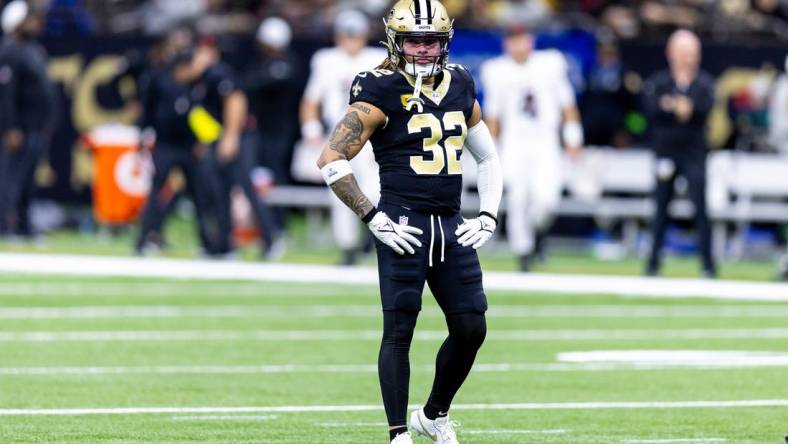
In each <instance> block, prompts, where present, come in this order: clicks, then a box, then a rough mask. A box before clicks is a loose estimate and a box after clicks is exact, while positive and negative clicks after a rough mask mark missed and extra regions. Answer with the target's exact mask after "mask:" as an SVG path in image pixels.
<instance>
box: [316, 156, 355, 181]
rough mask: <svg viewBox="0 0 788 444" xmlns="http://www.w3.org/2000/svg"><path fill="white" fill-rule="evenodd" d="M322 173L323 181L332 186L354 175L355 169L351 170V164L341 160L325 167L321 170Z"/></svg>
mask: <svg viewBox="0 0 788 444" xmlns="http://www.w3.org/2000/svg"><path fill="white" fill-rule="evenodd" d="M320 173H321V174H322V175H323V180H325V181H326V184H327V185H329V186H330V185H333V184H334V182H336V181H338V180H339V179H341V178H343V177H345V176H348V175H350V174H353V168H351V166H350V162H348V161H347V160H345V159H341V160H335V161H333V162H331V163H329V164H328V165H326V166H324V167H323V168H321V169H320Z"/></svg>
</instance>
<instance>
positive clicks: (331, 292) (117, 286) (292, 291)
mask: <svg viewBox="0 0 788 444" xmlns="http://www.w3.org/2000/svg"><path fill="white" fill-rule="evenodd" d="M22 276H26V277H27V279H28V280H27V281H21V282H0V296H4V297H8V296H18V297H30V296H58V297H67V296H101V297H124V298H128V297H132V296H148V297H164V296H189V297H193V296H194V295H195V294H197V295H203V296H211V297H222V296H233V297H254V298H265V297H268V296H277V297H281V296H282V293H281V292H273V293H272V292H270V291H268V290H267V288H266V286H265V285H263V284H261V283H260V282H248V281H246V282H235V281H227V282H218V283H217V282H213V281H209V282H204V281H196V282H190V281H185V280H180V279H176V280H173V279H170V280H166V281H161V282H144V281H143V282H139V281H138V282H134V281H129V282H100V281H99V282H91V281H87V280H86V281H84V282H48V281H43V282H42V281H39V282H33V281H32V280H36V279H40V278H38V277H36V276H37V275H34V274H24V275H22ZM15 277H17V278H18V277H19V276H15ZM279 285H280V289H282V288H284V285H283V284H279ZM286 287H287V291H288V293H287V295H288V296H290V295H304V296H310V297H320V296H331V297H336V295H337V292H342V291H344V290H349V291H347V293H343V296H363V297H369V294H374V293H376V292H377V288H376V287H374V286H372V285H367V286H363V285H362V286H359V285H355V286H352V287H351V286H349V285H339V286H338V287H337V286H334V285H332V286H329V287H320V286H316V285H314V284H311V283H297V282H290V283H288V285H287V286H286ZM359 288H361V289H363V291H359Z"/></svg>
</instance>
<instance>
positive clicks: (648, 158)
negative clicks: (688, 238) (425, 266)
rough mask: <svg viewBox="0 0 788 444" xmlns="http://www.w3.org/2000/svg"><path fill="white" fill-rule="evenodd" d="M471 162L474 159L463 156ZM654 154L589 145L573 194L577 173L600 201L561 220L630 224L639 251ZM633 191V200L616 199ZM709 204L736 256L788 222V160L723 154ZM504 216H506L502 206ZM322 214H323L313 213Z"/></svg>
mask: <svg viewBox="0 0 788 444" xmlns="http://www.w3.org/2000/svg"><path fill="white" fill-rule="evenodd" d="M463 158H464V159H468V158H470V156H463ZM654 163H655V160H654V155H653V153H652V152H651V151H648V150H639V149H631V150H616V149H611V148H588V149H587V150H586V152H585V154H584V156H583V159H582V161H581V162H580V163H579V164H574V163H572V162H571V161H569V160H565V168H564V171H565V172H566V176H567V177H565V178H564V179H565V184H567V186H566V188H568V189H571V186H568V185H569V181H570V180H571V178H572V175H576V174H581V175H583V177H584V178H585V180H586V181H589V180H590V181H591V183H594V186H595V187H598V188H599V190H600V192H601V196H600V197H599V198H597V199H592V200H589V199H581V198H578V197H574V196H573V195H572V194H571V193H568V194H567V195H566V196H565V197H564V198H563V199H562V201H561V203H560V205H559V208H558V214H559V215H560V216H574V217H592V218H594V219H596V220H597V221H599V222H605V221H617V220H622V221H624V237H625V243H626V244H627V245H630V246H633V245H634V242H635V239H636V238H637V234H638V231H639V230H640V226H641V223H642V222H647V221H649V220H650V219H651V217H652V215H653V213H654V203H653V201H652V198H651V194H652V192H653V189H654V186H655V176H654V173H653V171H654ZM465 171H466V176H465V182H466V185H475V180H476V177H475V176H476V171H475V166H474V164H473V162H472V161H471V162H465ZM621 194H626V195H627V196H626V197H617V196H616V195H621ZM329 199H330V194H329V190H328V189H327V188H325V187H321V186H280V187H276V188H274V189H273V190H272V192H271V193H270V194H269V195H268V197H267V201H268V203H269V204H270V205H275V206H282V207H291V208H303V209H307V210H315V211H318V212H319V211H322V210H325V209H328V208H329V207H330V200H329ZM707 202H708V207H709V216H710V217H711V219H712V221H713V223H714V231H715V233H714V236H715V251H717V253H718V254H719V253H721V252H723V251H724V247H725V245H726V244H727V239H726V229H725V224H726V223H730V222H733V223H735V224H736V226H737V227H738V230H737V235H736V236H734V243H733V248H732V251H733V256H740V255H741V253H742V249H743V241H742V239H743V236H742V235H743V232H744V229H745V228H746V226H747V224H749V223H753V222H766V223H773V222H776V223H783V222H788V156H778V155H769V154H752V153H734V152H716V153H712V154H711V155H710V156H709V159H708V182H707ZM463 208H464V209H466V210H468V211H469V212H474V211H476V210H477V209H478V208H479V198H478V195H477V194H476V193H475V192H466V193H465V194H464V196H463ZM501 211H502V212H505V211H506V208H505V206H503V205H502V208H501ZM669 213H670V215H671V217H673V218H676V219H689V218H691V217H692V216H693V214H694V209H693V206H692V204H691V203H690V202H689V201H688V200H687V199H685V198H679V199H676V200H674V201H673V202H672V204H671V206H670V207H669ZM314 217H319V216H314Z"/></svg>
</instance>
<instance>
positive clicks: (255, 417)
mask: <svg viewBox="0 0 788 444" xmlns="http://www.w3.org/2000/svg"><path fill="white" fill-rule="evenodd" d="M277 418H279V417H278V416H276V415H191V416H173V417H172V418H170V419H172V420H173V421H272V420H275V419H277Z"/></svg>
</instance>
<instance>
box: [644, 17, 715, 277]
mask: <svg viewBox="0 0 788 444" xmlns="http://www.w3.org/2000/svg"><path fill="white" fill-rule="evenodd" d="M700 54H701V44H700V40H699V39H698V37H697V36H696V35H695V34H693V33H692V32H690V31H686V30H679V31H676V32H675V33H674V34H673V35H672V36H671V37H670V39H669V41H668V46H667V57H668V62H669V64H670V68H669V69H667V70H664V71H660V72H658V73H656V74H654V75H653V76H651V78H649V79H648V81H647V82H646V84H645V85H644V87H643V96H644V97H643V104H644V108H645V111H646V114H647V116H648V117H649V122H650V124H651V127H652V141H653V146H654V150H655V151H656V157H657V171H656V174H657V189H656V207H657V208H656V214H655V217H654V222H653V245H652V249H651V254H650V256H649V259H648V263H647V264H646V274H648V275H656V274H658V273H659V270H660V263H661V249H662V244H663V241H664V238H665V228H666V226H667V221H668V204H669V203H670V200H671V198H672V197H673V188H674V181H675V179H676V176H677V175H679V174H680V175H682V176H684V177H685V178H686V179H687V182H688V183H689V197H690V199H691V201H692V204H693V206H694V207H695V227H696V229H697V231H698V238H699V248H700V254H701V258H702V265H703V275H704V276H706V277H715V276H716V274H717V270H716V266H715V263H714V258H713V257H712V253H711V229H710V226H709V218H708V215H707V214H706V155H707V153H708V148H707V146H706V141H705V134H704V133H705V131H704V130H705V125H706V119H707V117H708V115H709V112H710V111H711V108H712V105H713V104H714V79H713V78H712V77H711V76H710V75H709V74H707V73H705V72H703V71H701V70H700Z"/></svg>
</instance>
